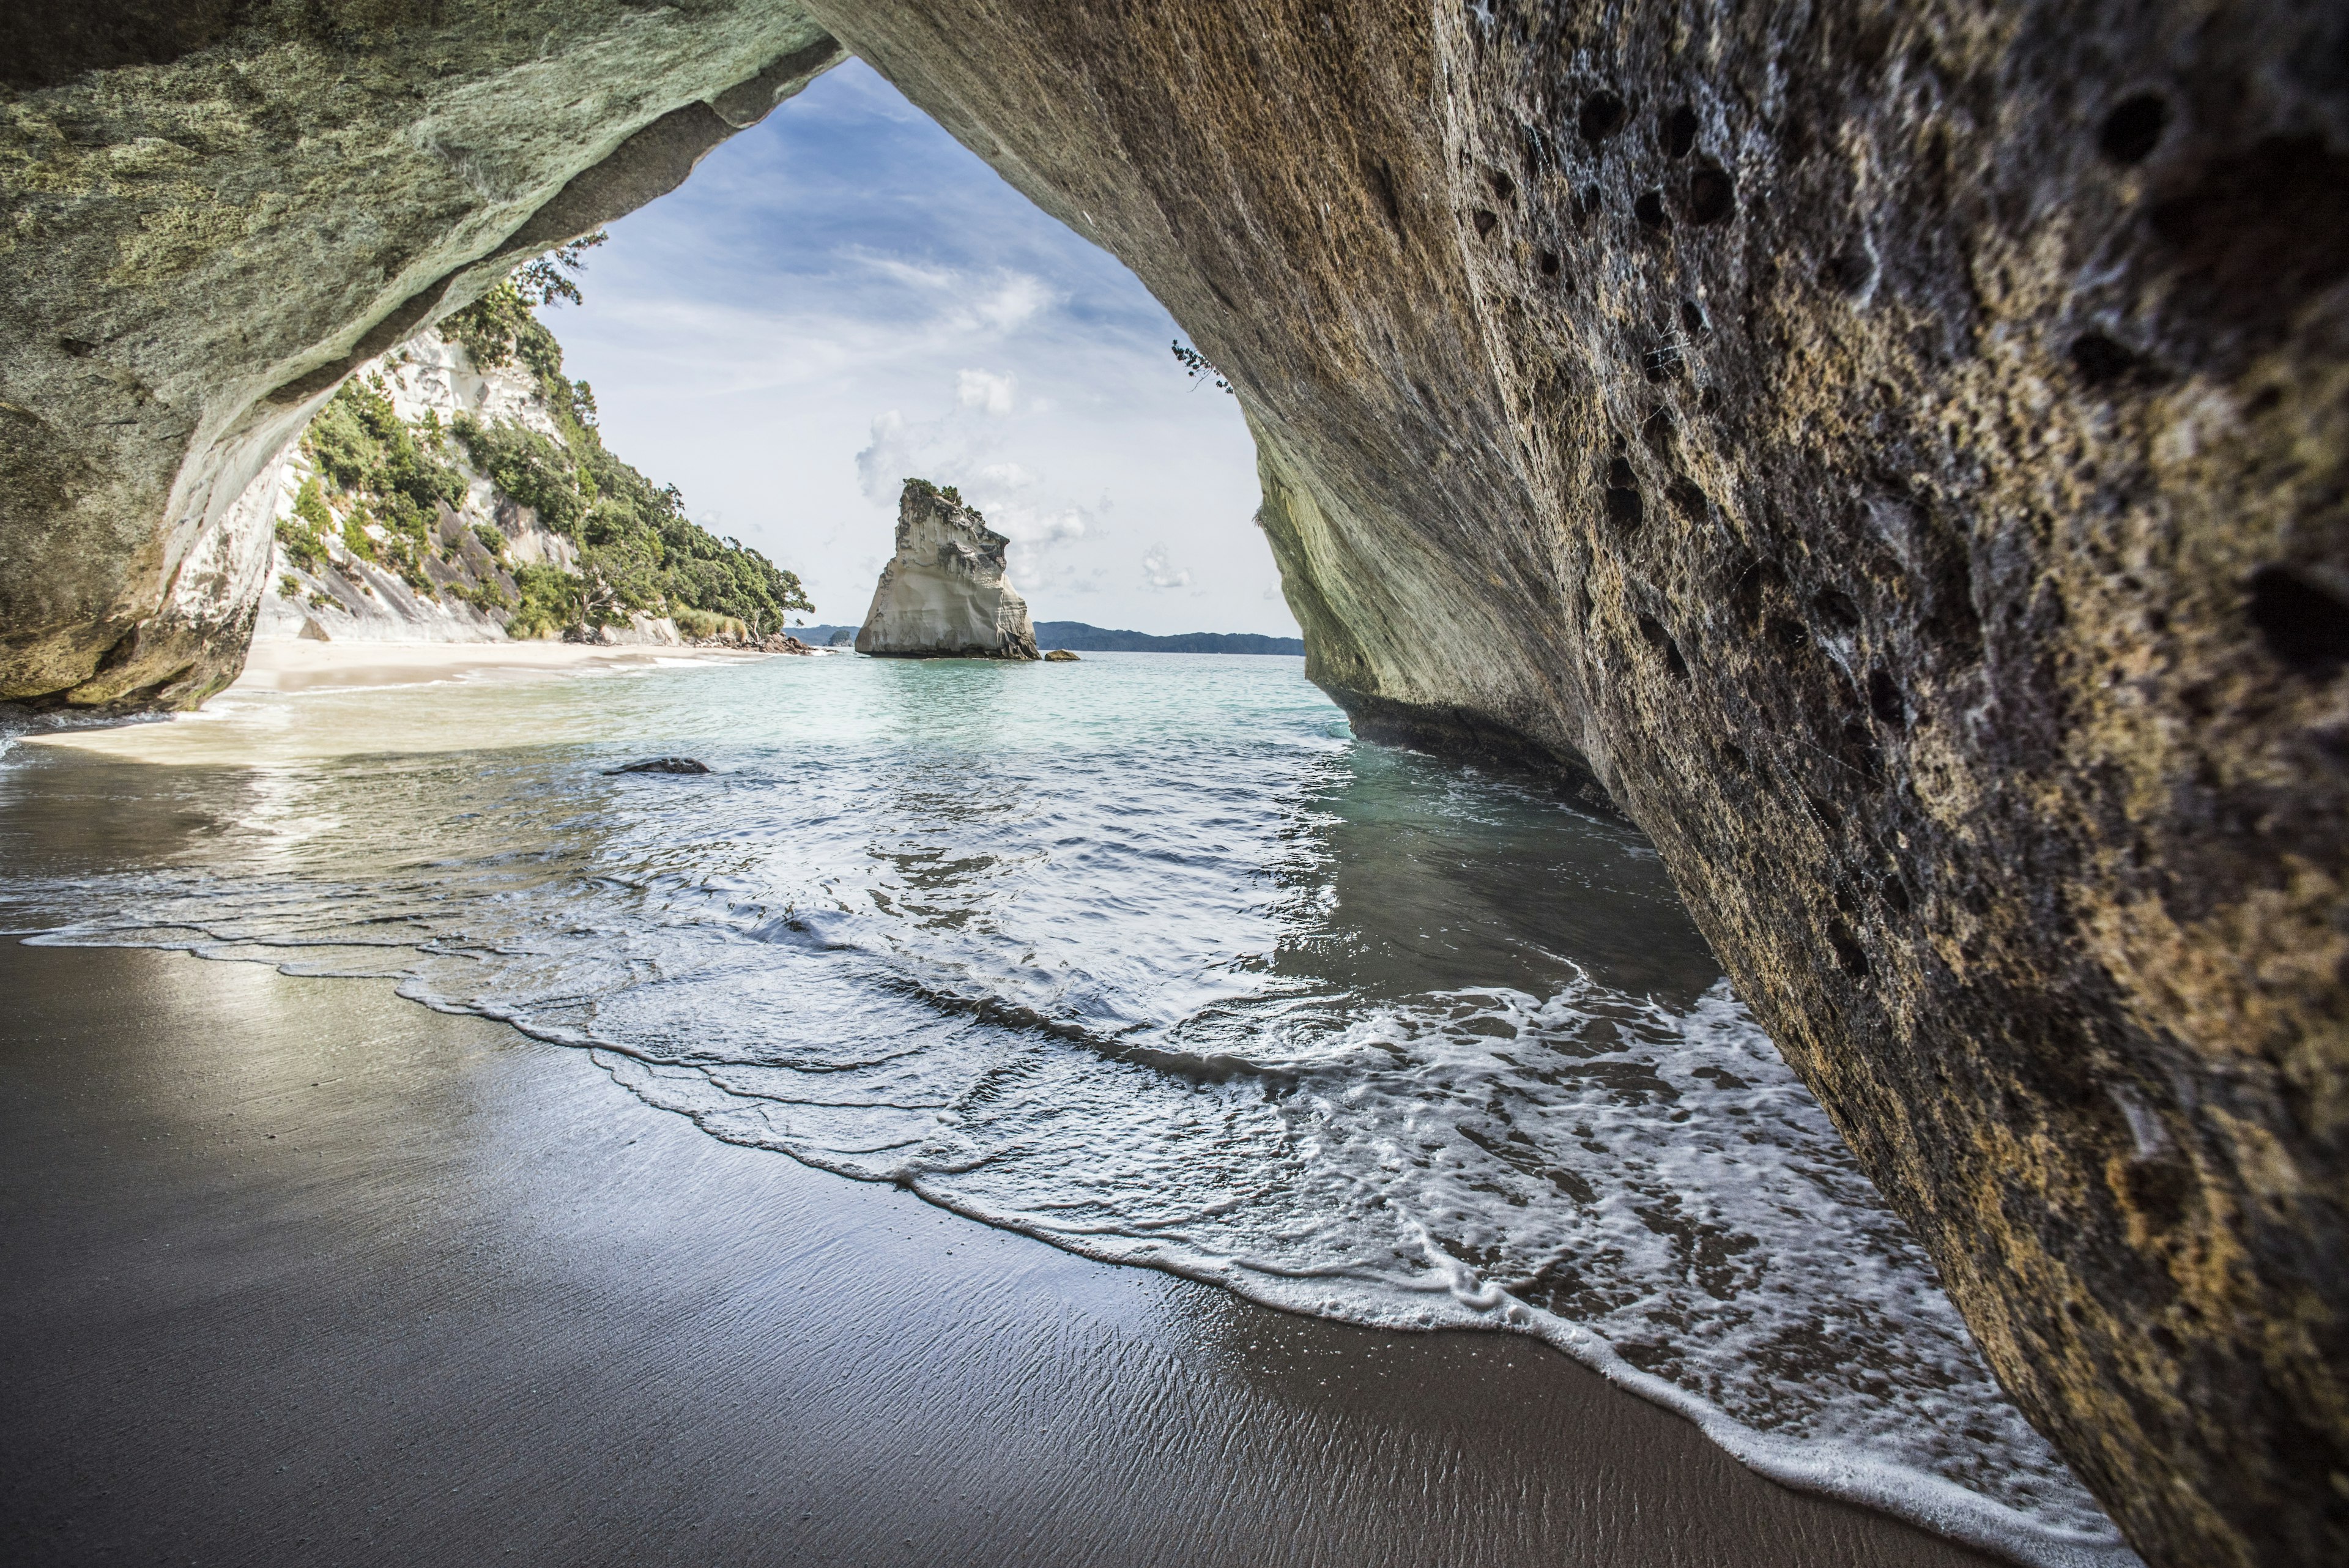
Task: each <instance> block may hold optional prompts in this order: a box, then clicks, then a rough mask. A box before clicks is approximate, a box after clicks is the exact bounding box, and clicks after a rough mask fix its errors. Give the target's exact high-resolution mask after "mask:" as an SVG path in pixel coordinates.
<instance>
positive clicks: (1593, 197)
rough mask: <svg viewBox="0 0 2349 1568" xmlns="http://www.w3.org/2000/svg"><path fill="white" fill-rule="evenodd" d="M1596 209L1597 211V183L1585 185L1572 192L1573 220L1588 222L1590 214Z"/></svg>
mask: <svg viewBox="0 0 2349 1568" xmlns="http://www.w3.org/2000/svg"><path fill="white" fill-rule="evenodd" d="M1597 211H1599V187H1598V186H1597V185H1595V184H1593V185H1585V186H1584V187H1583V188H1582V189H1581V190H1579V191H1578V192H1575V193H1574V221H1575V222H1576V223H1588V222H1589V221H1590V214H1591V213H1595V212H1597Z"/></svg>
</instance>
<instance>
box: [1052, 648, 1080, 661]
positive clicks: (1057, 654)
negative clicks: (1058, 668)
mask: <svg viewBox="0 0 2349 1568" xmlns="http://www.w3.org/2000/svg"><path fill="white" fill-rule="evenodd" d="M1044 659H1045V661H1046V662H1047V663H1050V664H1076V663H1080V662H1081V660H1080V659H1078V658H1077V656H1076V655H1075V654H1073V653H1071V652H1070V651H1069V650H1068V649H1065V648H1056V649H1052V651H1051V652H1050V653H1048V654H1046V655H1045V656H1044Z"/></svg>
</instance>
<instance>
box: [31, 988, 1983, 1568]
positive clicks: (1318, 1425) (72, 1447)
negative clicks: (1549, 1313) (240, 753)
mask: <svg viewBox="0 0 2349 1568" xmlns="http://www.w3.org/2000/svg"><path fill="white" fill-rule="evenodd" d="M0 976H5V989H6V991H7V992H8V994H10V995H12V996H13V997H16V998H17V999H19V1000H18V1002H17V1003H16V1005H15V1006H13V1007H11V1008H10V1009H9V1010H8V1012H7V1013H6V1014H5V1019H0V1051H5V1053H6V1059H7V1066H8V1070H9V1073H10V1076H11V1080H12V1083H14V1084H15V1085H17V1092H16V1093H15V1094H14V1095H12V1096H9V1098H8V1099H7V1100H6V1102H5V1108H0V1117H5V1124H0V1125H5V1135H0V1159H5V1161H6V1162H7V1166H8V1175H7V1181H6V1193H7V1196H6V1198H5V1199H4V1200H0V1201H5V1205H6V1210H7V1220H6V1224H7V1235H8V1237H9V1239H10V1244H11V1250H12V1251H13V1252H14V1253H15V1255H16V1260H17V1264H16V1267H15V1268H13V1269H12V1270H11V1271H9V1277H8V1281H7V1282H6V1283H5V1285H0V1301H5V1311H6V1314H7V1317H8V1321H9V1322H10V1324H11V1325H12V1330H13V1332H12V1334H11V1335H10V1337H9V1342H8V1345H7V1348H6V1350H5V1352H0V1355H5V1357H6V1358H7V1361H8V1363H9V1368H8V1373H7V1375H8V1376H9V1377H10V1379H11V1382H12V1386H15V1387H16V1388H17V1389H18V1391H19V1392H18V1397H17V1398H16V1400H15V1401H13V1402H12V1404H11V1407H10V1408H9V1410H8V1411H7V1412H6V1413H5V1415H0V1455H5V1468H6V1473H7V1479H6V1480H5V1481H0V1492H5V1496H6V1498H7V1502H6V1506H5V1519H6V1521H7V1523H6V1525H5V1536H0V1540H5V1541H6V1542H7V1543H8V1545H9V1548H10V1552H11V1555H12V1558H13V1559H14V1560H16V1561H23V1562H27V1563H31V1562H44V1563H46V1562H59V1563H62V1562H68V1561H87V1560H89V1559H90V1558H92V1557H94V1556H96V1555H98V1553H99V1552H102V1551H103V1552H109V1553H111V1552H134V1551H158V1550H164V1549H168V1550H170V1551H172V1552H180V1553H181V1554H183V1555H184V1556H187V1557H191V1558H196V1559H198V1560H207V1559H211V1558H220V1557H227V1558H231V1559H233V1560H239V1561H244V1562H264V1563H274V1562H288V1563H291V1562H295V1561H301V1562H305V1563H308V1562H387V1563H389V1562H415V1561H424V1560H431V1559H434V1558H457V1557H462V1556H464V1555H467V1554H472V1555H477V1556H492V1557H499V1558H500V1559H501V1560H503V1559H504V1557H506V1556H511V1557H512V1560H513V1561H515V1562H517V1563H533V1562H543V1563H582V1562H613V1563H618V1562H631V1563H667V1562H672V1561H678V1562H682V1561H685V1560H687V1559H688V1558H690V1559H692V1560H694V1561H701V1562H707V1561H712V1560H717V1561H780V1560H792V1561H804V1562H823V1561H830V1562H840V1563H845V1562H860V1563H868V1562H888V1563H945V1562H957V1563H1028V1562H1051V1563H1061V1562H1072V1563H1073V1562H1084V1563H1174V1562H1178V1561H1179V1562H1185V1563H1235V1564H1237V1563H1398V1564H1400V1563H1406V1562H1408V1563H1427V1562H1430V1561H1437V1562H1442V1563H1447V1564H1448V1563H1460V1562H1468V1561H1475V1562H1478V1563H1527V1564H1531V1563H1588V1564H1591V1565H1592V1568H1597V1565H1599V1564H1602V1563H1603V1564H1607V1565H1608V1568H1643V1565H1647V1564H1656V1565H1659V1568H1661V1565H1665V1564H1671V1565H1673V1568H1680V1565H1683V1564H1685V1565H1688V1568H1695V1565H1697V1564H1714V1563H1728V1562H1736V1563H1741V1564H1752V1565H1754V1568H1769V1565H1775V1564H1780V1563H1783V1564H1785V1565H1787V1568H1797V1565H1799V1568H1839V1565H1842V1564H1847V1563H1848V1564H1851V1565H1852V1568H1858V1565H1859V1564H1863V1563H1866V1564H1877V1565H1888V1568H1965V1565H1970V1564H1982V1563H1988V1562H1990V1561H1991V1559H1989V1558H1987V1557H1984V1556H1982V1555H1981V1554H1979V1553H1977V1552H1971V1551H1968V1550H1966V1549H1965V1548H1963V1547H1961V1546H1958V1545H1956V1544H1954V1543H1952V1542H1947V1541H1944V1540H1941V1539H1939V1538H1936V1537H1933V1536H1930V1535H1928V1534H1926V1533H1925V1532H1921V1531H1919V1530H1916V1529H1913V1528H1911V1527H1909V1526H1908V1525H1905V1524H1902V1523H1900V1522H1899V1521H1895V1520H1892V1519H1889V1518H1887V1517H1885V1516H1882V1515H1878V1514H1874V1513H1870V1512H1868V1511H1863V1510H1860V1509H1857V1508H1854V1507H1850V1506H1848V1505H1846V1504H1842V1503H1838V1502H1835V1501H1830V1500H1827V1499H1824V1498H1819V1497H1816V1496H1811V1495H1806V1494H1802V1493H1797V1492H1795V1491H1791V1490H1786V1489H1785V1488H1783V1487H1780V1486H1778V1485H1775V1484H1774V1483H1772V1482H1770V1481H1768V1480H1764V1479H1763V1478H1762V1477H1760V1476H1758V1475H1755V1474H1754V1473H1753V1472H1752V1471H1750V1470H1747V1469H1744V1467H1743V1466H1741V1465H1739V1464H1738V1463H1737V1461H1736V1460H1735V1459H1732V1458H1731V1457H1729V1456H1728V1455H1727V1454H1726V1453H1724V1452H1723V1451H1722V1450H1721V1449H1718V1448H1716V1447H1715V1446H1714V1445H1713V1443H1712V1442H1711V1441H1709V1440H1708V1439H1706V1438H1705V1437H1704V1436H1703V1435H1702V1433H1701V1432H1700V1431H1699V1430H1698V1429H1697V1428H1695V1427H1694V1426H1693V1425H1692V1424H1691V1423H1689V1422H1687V1421H1685V1420H1683V1419H1682V1418H1681V1417H1677V1416H1673V1415H1671V1414H1670V1413H1668V1412H1666V1411H1663V1410H1661V1409H1659V1408H1657V1407H1654V1406H1652V1405H1650V1404H1648V1403H1647V1402H1646V1401H1644V1400H1642V1399H1640V1398H1639V1397H1637V1396H1635V1395H1633V1394H1630V1393H1629V1392H1627V1391H1624V1390H1622V1389H1620V1388H1618V1387H1615V1386H1612V1385H1610V1384H1609V1383H1608V1382H1607V1381H1606V1380H1605V1379H1603V1378H1601V1377H1600V1376H1598V1375H1597V1374H1595V1373H1593V1372H1590V1371H1588V1370H1587V1369H1585V1368H1583V1367H1581V1366H1578V1365H1576V1364H1575V1363H1573V1362H1571V1361H1569V1360H1568V1359H1567V1358H1566V1357H1564V1356H1563V1355H1558V1354H1557V1353H1556V1352H1554V1351H1551V1350H1549V1349H1547V1348H1546V1347H1544V1346H1542V1345H1537V1344H1535V1343H1533V1342H1530V1341H1524V1340H1519V1339H1517V1338H1516V1336H1507V1335H1488V1334H1381V1333H1378V1332H1376V1331H1371V1330H1366V1329H1358V1328H1352V1327H1348V1326H1345V1325H1341V1324H1332V1323H1329V1322H1325V1321H1323V1320H1320V1319H1314V1318H1303V1317H1296V1316H1292V1315H1290V1314H1283V1313H1279V1312H1276V1311H1274V1310H1273V1309H1270V1308H1268V1307H1262V1306H1257V1305H1255V1304H1253V1303H1247V1302H1245V1301H1242V1300H1240V1299H1239V1298H1237V1297H1236V1296H1233V1295H1231V1294H1229V1293H1226V1292H1224V1291H1221V1290H1219V1289H1216V1287H1214V1286H1211V1285H1206V1284H1202V1283H1198V1282H1193V1281H1187V1280H1182V1279H1179V1278H1176V1277H1174V1276H1172V1275H1168V1274H1164V1273H1161V1272H1156V1271H1152V1270H1143V1269H1132V1268H1120V1267H1117V1266H1115V1265H1111V1264H1104V1263H1098V1262H1089V1261H1087V1260H1084V1259H1081V1258H1079V1257H1076V1256H1073V1255H1071V1254H1070V1253H1067V1252H1064V1251H1059V1250H1057V1249H1054V1248H1052V1247H1050V1246H1048V1245H1046V1244H1045V1243H1043V1242H1040V1241H1033V1240H1030V1239H1028V1238H1025V1237H1021V1236H1018V1235H1016V1234H1013V1233H1011V1232H1008V1231H997V1230H993V1229H989V1228H988V1227H985V1226H983V1225H979V1224H978V1223H976V1222H973V1221H969V1220H962V1219H959V1218H957V1217H956V1216H953V1215H950V1214H947V1213H946V1212H944V1211H942V1210H937V1209H935V1208H932V1207H931V1206H930V1205H928V1204H927V1203H925V1202H924V1201H922V1200H921V1199H917V1198H916V1197H914V1196H912V1195H911V1194H908V1193H905V1192H900V1191H898V1190H896V1189H891V1188H886V1187H875V1186H871V1185H867V1184H862V1183H857V1182H853V1181H850V1180H848V1179H844V1178H838V1177H833V1176H829V1175H826V1174H824V1173H823V1172H820V1171H817V1170H814V1169H812V1168H808V1167H804V1166H801V1165H798V1164H797V1163H795V1162H793V1161H792V1160H790V1159H789V1158H785V1157H782V1156H780V1155H775V1154H771V1153H768V1152H765V1151H761V1150H755V1149H746V1148H741V1147H736V1146H733V1145H730V1144H726V1143H722V1142H720V1141H719V1140H717V1139H715V1138H711V1137H708V1136H707V1135H705V1134H703V1133H701V1132H700V1131H699V1130H698V1129H697V1128H695V1127H693V1126H692V1125H691V1124H690V1123H689V1122H687V1121H686V1120H685V1119H684V1118H682V1117H680V1116H674V1115H671V1114H669V1113H666V1112H662V1111H658V1110H655V1109H653V1108H652V1107H650V1106H647V1105H645V1104H644V1103H643V1102H642V1101H640V1100H638V1099H636V1097H635V1096H632V1095H630V1094H628V1093H627V1092H626V1090H625V1089H623V1088H622V1087H621V1086H620V1085H617V1084H616V1083H615V1082H614V1081H613V1080H612V1079H611V1078H610V1077H609V1076H608V1075H606V1074H605V1073H604V1072H603V1071H602V1070H601V1069H600V1068H598V1067H596V1066H595V1065H594V1064H593V1063H592V1061H591V1060H590V1059H589V1057H588V1056H587V1054H585V1053H584V1052H580V1051H576V1050H572V1049H568V1048H565V1047H562V1046H556V1045H550V1044H543V1043H540V1042H537V1041H533V1040H532V1039H530V1038H529V1037H527V1036H525V1035H523V1034H522V1033H520V1032H519V1031H515V1030H512V1029H511V1028H509V1027H507V1026H505V1025H503V1024H499V1023H491V1022H488V1021H485V1020H481V1019H478V1018H473V1017H471V1016H464V1015H449V1014H441V1013H436V1012H430V1011H428V1010H427V1009H425V1008H422V1007H420V1006H418V1005H417V1004H415V1003H412V1002H406V1001H404V1000H401V999H399V998H398V997H397V996H396V995H395V994H393V992H392V990H391V988H390V987H389V986H388V984H386V983H384V982H381V981H353V980H301V979H292V978H288V977H286V976H284V975H281V974H279V973H277V972H276V971H274V969H271V968H268V967H265V966H263V965H257V964H249V963H236V962H216V961H204V960H201V959H198V958H195V957H192V956H191V955H188V954H185V953H180V952H168V951H154V950H129V949H70V948H48V947H43V948H32V947H26V946H23V945H21V944H20V943H18V942H15V941H11V942H9V943H7V944H5V951H0ZM1308 1500H1310V1501H1308Z"/></svg>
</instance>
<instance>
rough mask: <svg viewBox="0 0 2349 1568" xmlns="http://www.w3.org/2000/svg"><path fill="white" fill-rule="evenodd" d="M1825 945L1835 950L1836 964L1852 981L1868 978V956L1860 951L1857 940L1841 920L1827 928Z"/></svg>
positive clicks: (1863, 951)
mask: <svg viewBox="0 0 2349 1568" xmlns="http://www.w3.org/2000/svg"><path fill="white" fill-rule="evenodd" d="M1827 945H1828V946H1829V947H1831V948H1833V949H1834V950H1835V956H1836V963H1837V966H1838V967H1839V968H1841V969H1842V971H1844V973H1846V974H1847V975H1849V976H1851V978H1852V979H1854V980H1866V979H1867V978H1868V954H1867V952H1866V951H1865V950H1862V949H1861V947H1860V945H1859V939H1858V938H1857V937H1855V936H1853V935H1852V934H1851V928H1850V927H1849V926H1847V925H1845V924H1844V923H1843V922H1842V921H1841V920H1836V921H1833V922H1831V923H1830V924H1829V925H1828V927H1827Z"/></svg>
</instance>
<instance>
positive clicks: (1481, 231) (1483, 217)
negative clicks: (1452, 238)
mask: <svg viewBox="0 0 2349 1568" xmlns="http://www.w3.org/2000/svg"><path fill="white" fill-rule="evenodd" d="M1500 221H1501V219H1500V215H1499V214H1498V213H1490V212H1487V211H1485V209H1484V208H1482V207H1479V208H1477V209H1476V216H1475V224H1476V237H1477V238H1478V239H1480V240H1481V239H1483V238H1484V237H1485V235H1486V234H1491V233H1492V232H1493V225H1494V224H1495V223H1499V222H1500Z"/></svg>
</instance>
